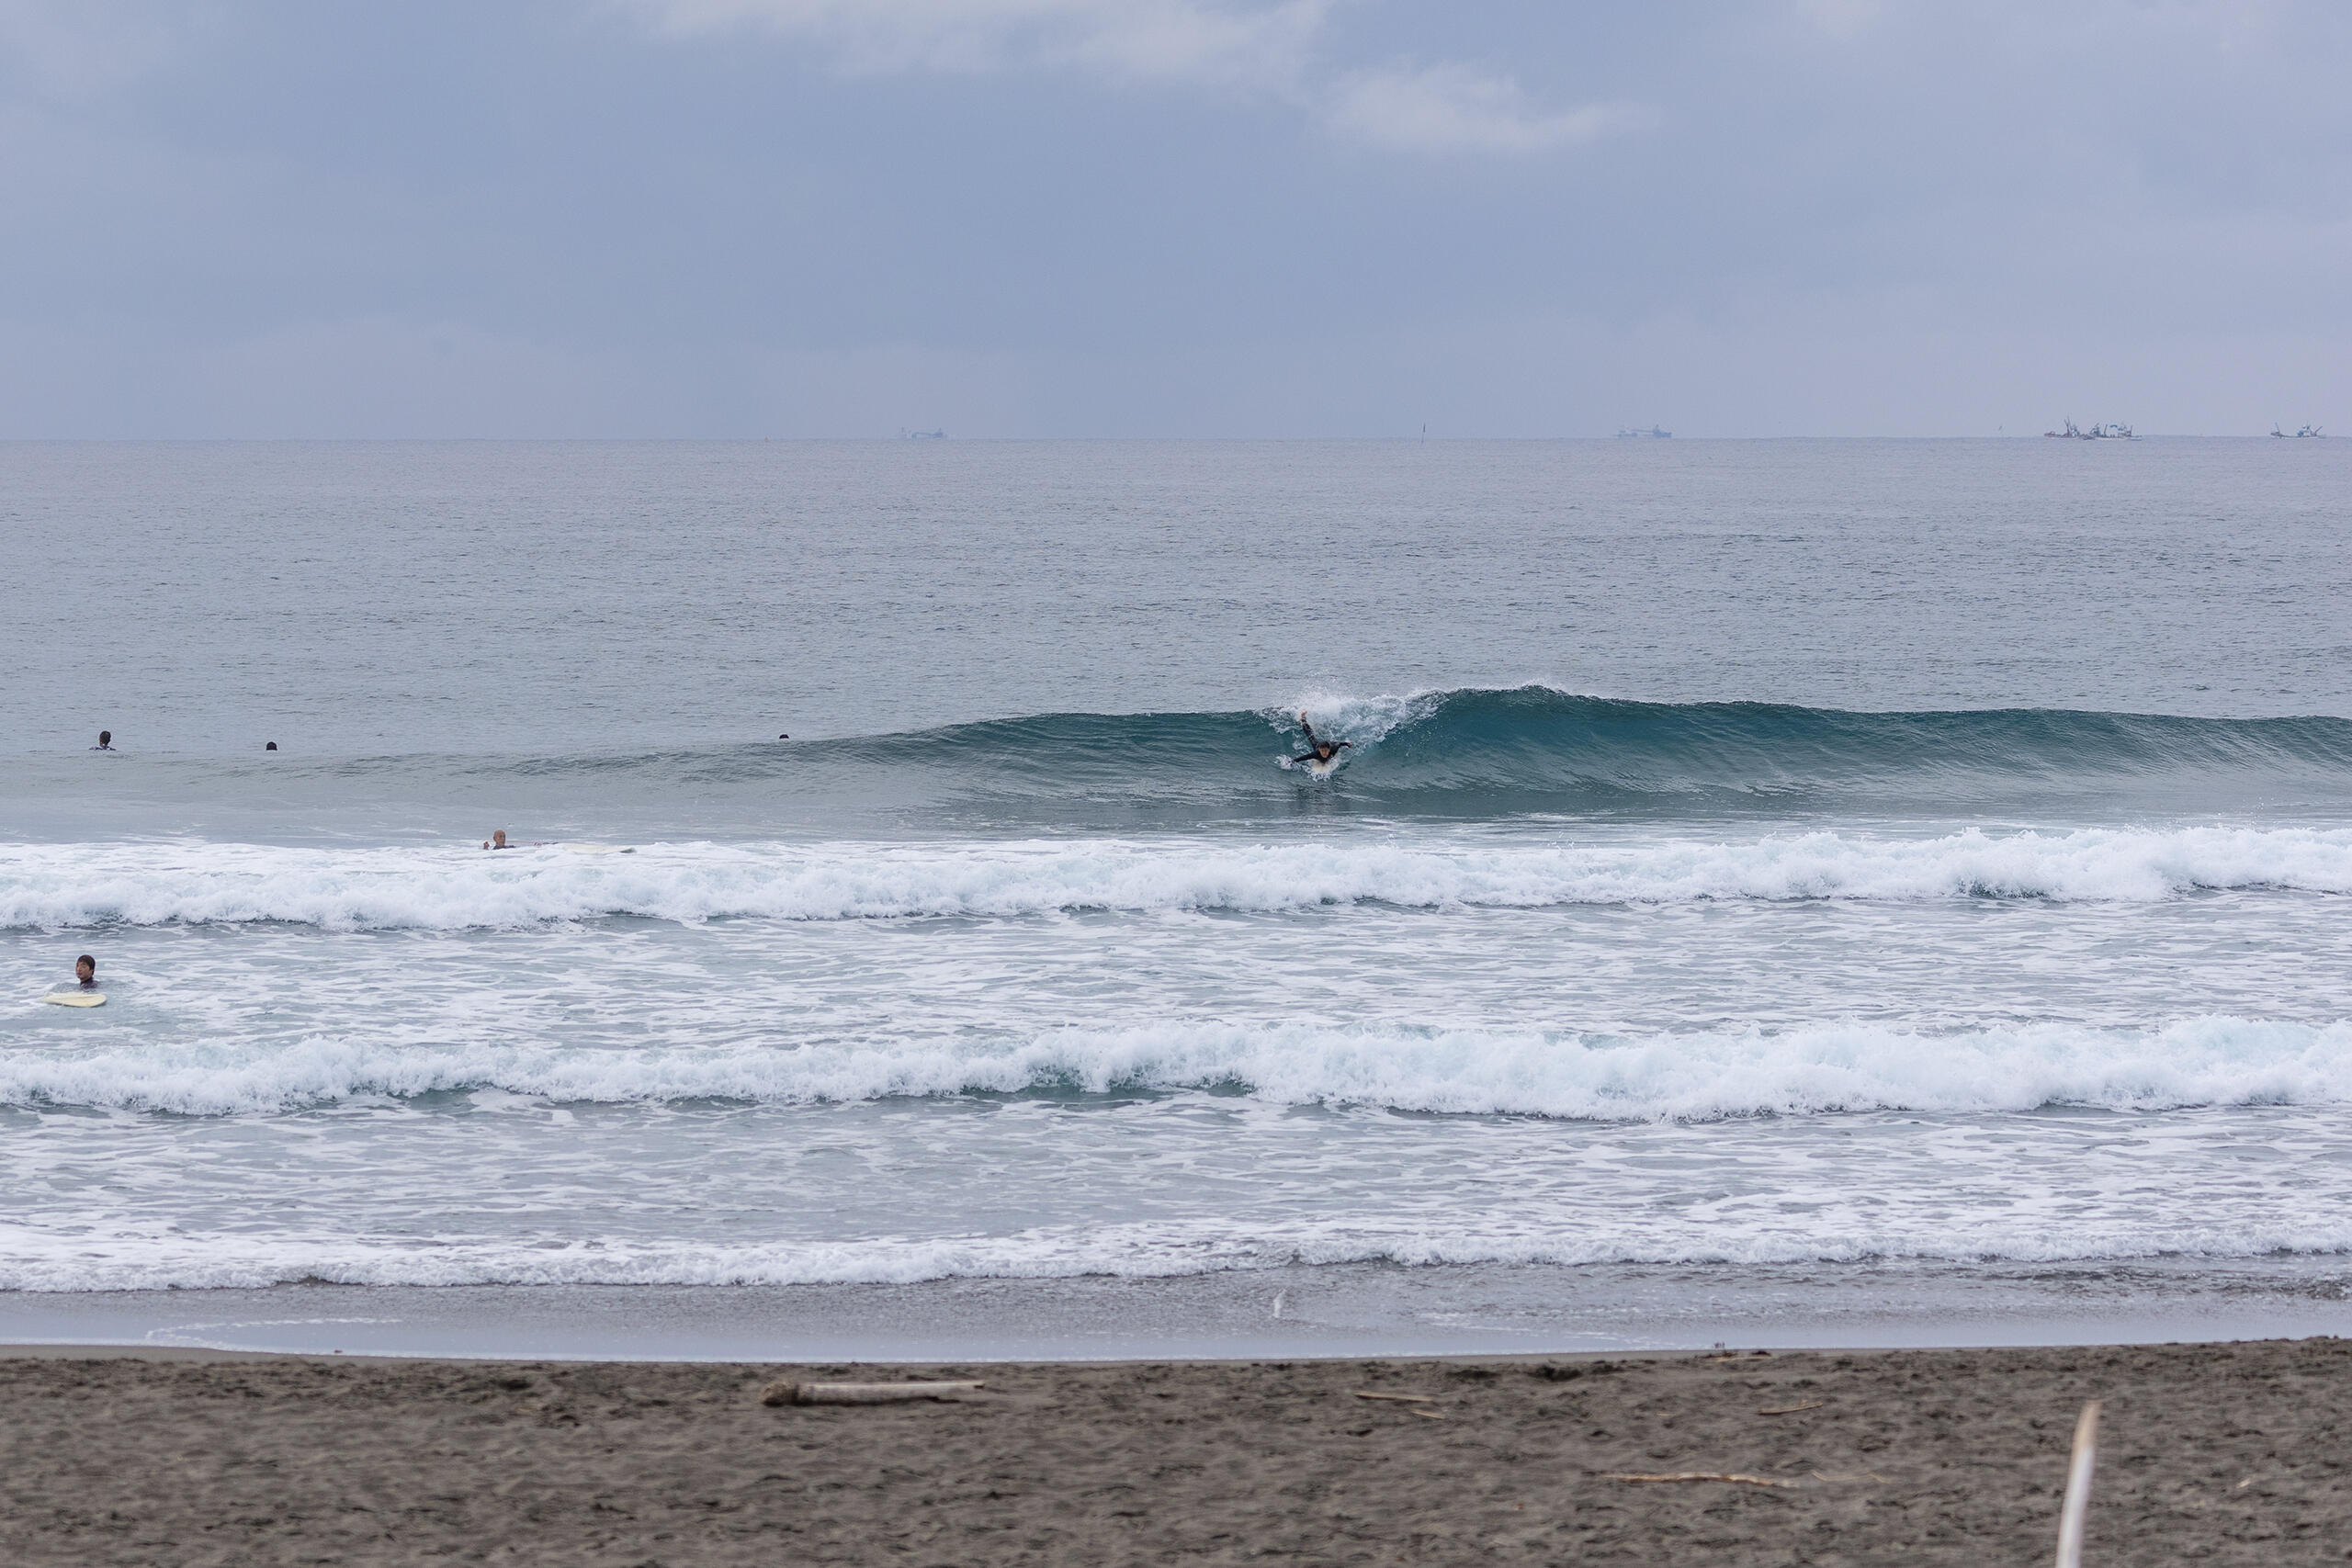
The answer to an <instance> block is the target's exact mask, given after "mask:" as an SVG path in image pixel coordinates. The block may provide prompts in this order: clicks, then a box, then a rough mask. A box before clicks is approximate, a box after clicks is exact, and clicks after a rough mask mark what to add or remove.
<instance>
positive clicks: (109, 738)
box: [98, 729, 114, 746]
mask: <svg viewBox="0 0 2352 1568" xmlns="http://www.w3.org/2000/svg"><path fill="white" fill-rule="evenodd" d="M98 744H99V745H101V746H111V745H113V744H114V731H113V730H111V729H101V730H99V731H98Z"/></svg>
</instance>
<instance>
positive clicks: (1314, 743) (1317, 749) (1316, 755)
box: [1291, 708, 1355, 764]
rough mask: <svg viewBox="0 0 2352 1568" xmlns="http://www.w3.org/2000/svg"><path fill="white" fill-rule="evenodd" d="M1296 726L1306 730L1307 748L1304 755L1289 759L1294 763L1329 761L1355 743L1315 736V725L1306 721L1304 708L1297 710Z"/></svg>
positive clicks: (1349, 748)
mask: <svg viewBox="0 0 2352 1568" xmlns="http://www.w3.org/2000/svg"><path fill="white" fill-rule="evenodd" d="M1298 727H1299V728H1301V729H1304V730H1305V731H1306V746H1307V750H1306V755H1304V756H1299V757H1293V758H1292V759H1291V761H1292V762H1293V763H1294V764H1295V763H1299V762H1329V761H1333V760H1334V759H1336V758H1337V757H1338V756H1339V754H1340V752H1342V751H1345V750H1351V748H1353V747H1354V745H1355V742H1354V741H1352V740H1325V739H1321V738H1319V737H1318V736H1317V734H1316V733H1315V727H1314V726H1313V725H1311V724H1309V723H1307V722H1306V709H1305V708H1301V709H1299V710H1298Z"/></svg>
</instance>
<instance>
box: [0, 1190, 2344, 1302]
mask: <svg viewBox="0 0 2352 1568" xmlns="http://www.w3.org/2000/svg"><path fill="white" fill-rule="evenodd" d="M2252 1207H2253V1205H2246V1206H2245V1209H2246V1210H2248V1211H2249V1212H2234V1213H2230V1214H2227V1215H2225V1216H2218V1217H2212V1218H2203V1219H2200V1218H2198V1217H2194V1216H2188V1215H2180V1214H2173V1215H2166V1216H2143V1217H2138V1218H2134V1217H2131V1216H2129V1215H2127V1214H2125V1213H2120V1212H2118V1213H2102V1214H2101V1215H2100V1216H2099V1223H2092V1224H2085V1223H2081V1216H2079V1215H2075V1216H2069V1217H2052V1216H2051V1215H2047V1214H2041V1213H2033V1214H2026V1215H2017V1214H2007V1213H1988V1214H1983V1215H1976V1216H1954V1215H1952V1214H1951V1213H1946V1212H1943V1211H1942V1209H1941V1208H1940V1206H1939V1205H1932V1204H1928V1205H1919V1206H1917V1207H1916V1208H1905V1209H1904V1210H1902V1211H1900V1212H1890V1211H1889V1209H1888V1208H1887V1207H1886V1206H1885V1205H1883V1204H1881V1205H1848V1206H1842V1207H1841V1208H1840V1210H1839V1211H1838V1213H1826V1214H1821V1215H1819V1220H1820V1224H1818V1225H1816V1226H1772V1227H1767V1228H1764V1229H1761V1230H1758V1229H1750V1228H1747V1227H1743V1226H1739V1225H1734V1224H1714V1223H1710V1222H1709V1220H1708V1219H1706V1218H1705V1217H1703V1216H1690V1215H1682V1216H1677V1215H1674V1214H1671V1213H1661V1212H1659V1211H1657V1210H1655V1209H1652V1208H1647V1207H1645V1209H1644V1210H1643V1211H1642V1212H1640V1213H1626V1212H1624V1211H1623V1210H1622V1209H1621V1210H1616V1211H1614V1212H1613V1213H1612V1212H1611V1211H1609V1210H1608V1209H1606V1208H1604V1209H1602V1210H1600V1211H1597V1212H1592V1213H1565V1212H1564V1213H1547V1214H1528V1213H1514V1214H1512V1215H1510V1216H1508V1217H1505V1216H1499V1215H1491V1214H1479V1213H1475V1212H1465V1213H1462V1214H1459V1215H1456V1216H1453V1217H1452V1218H1451V1219H1450V1220H1449V1221H1448V1222H1447V1223H1445V1224H1442V1225H1441V1226H1434V1227H1433V1226H1432V1225H1431V1224H1430V1217H1429V1216H1427V1215H1421V1214H1412V1215H1407V1214H1394V1215H1381V1214H1368V1215H1363V1216H1358V1217H1355V1218H1352V1219H1350V1220H1346V1221H1340V1220H1329V1219H1326V1220H1306V1221H1301V1222H1297V1223H1294V1224H1279V1223H1277V1224H1265V1223H1262V1222H1261V1223H1257V1224H1251V1223H1247V1222H1243V1223H1237V1222H1235V1221H1234V1220H1232V1219H1229V1218H1226V1217H1215V1218H1211V1219H1205V1220H1204V1219H1174V1218H1171V1219H1166V1220H1158V1221H1150V1222H1145V1223H1141V1224H1105V1225H1095V1226H1070V1227H1057V1228H1053V1229H1035V1230H1027V1231H1019V1232H1012V1233H1009V1234H1000V1235H933V1236H924V1235H892V1236H872V1237H859V1238H854V1239H850V1238H843V1239H828V1240H797V1241H768V1242H762V1241H736V1242H649V1241H643V1240H638V1239H633V1238H632V1239H620V1238H604V1237H583V1236H565V1235H560V1234H550V1235H540V1236H532V1237H529V1238H526V1239H507V1238H488V1237H481V1236H469V1235H425V1236H419V1235H413V1234H401V1235H359V1236H353V1235H312V1234H304V1233H300V1232H296V1233H292V1234H281V1235H250V1234H235V1233H228V1234H214V1235H205V1234H190V1233H188V1232H187V1231H185V1230H182V1229H178V1228H176V1227H173V1228H166V1227H163V1226H153V1225H137V1224H121V1223H120V1222H114V1223H107V1224H99V1225H96V1226H89V1225H83V1224H76V1225H74V1226H73V1227H72V1228H71V1230H70V1231H69V1232H51V1231H48V1230H46V1229H44V1228H42V1227H40V1226H36V1225H32V1224H22V1223H14V1224H12V1223H9V1222H6V1221H0V1290H10V1291H42V1292H65V1291H141V1290H166V1289H180V1290H188V1289H256V1288H261V1287H266V1286H269V1285H275V1284H284V1283H292V1282H296V1281H301V1282H317V1281H323V1282H326V1283H331V1284H349V1285H378V1286H403V1285H405V1286H432V1287H448V1286H466V1285H530V1286H548V1285H559V1286H560V1285H684V1286H698V1287H712V1286H738V1285H812V1284H834V1285H856V1284H914V1283H920V1282H922V1281H927V1280H948V1279H999V1280H1054V1279H1069V1278H1073V1277H1078V1276H1086V1275H1098V1276H1112V1277H1120V1278H1127V1279H1170V1278H1180V1277H1184V1276H1191V1275H1202V1274H1213V1273H1226V1272H1233V1271H1248V1270H1259V1269H1278V1268H1284V1267H1289V1266H1295V1265H1299V1264H1306V1265H1323V1266H1329V1265H1340V1264H1351V1263H1395V1264H1402V1265H1406V1266H1408V1267H1430V1266H1442V1265H1464V1264H1482V1263H1484V1264H1504V1265H1514V1266H1520V1267H1528V1266H1546V1265H1549V1266H1566V1267H1575V1266H1579V1265H1583V1266H1590V1265H1606V1264H1644V1265H1666V1266H1677V1265H1680V1266H1690V1265H1699V1266H1705V1265H1716V1266H1725V1265H1728V1266H1732V1267H1738V1268H1758V1267H1767V1268H1769V1267H1771V1266H1774V1265H1786V1264H1822V1263H1832V1264H1836V1263H1863V1262H1935V1261H1956V1262H1966V1263H1971V1264H1983V1263H1985V1262H1986V1261H1989V1260H1994V1259H2006V1260H2012V1261H2018V1262H2034V1263H2054V1262H2069V1261H2084V1260H2094V1259H2111V1260H2124V1259H2137V1258H2156V1257H2173V1258H2180V1257H2188V1258H2211V1259H2216V1260H2221V1259H2233V1258H2264V1257H2276V1256H2279V1255H2282V1254H2298V1255H2302V1256H2325V1255H2329V1254H2343V1253H2346V1252H2352V1222H2346V1221H2345V1220H2343V1219H2342V1218H2341V1217H2340V1216H2339V1217H2333V1218H2331V1217H2329V1215H2328V1214H2327V1213H2324V1212H2322V1206H2321V1205H2317V1204H2311V1205H2290V1209H2289V1212H2287V1213H2280V1214H2278V1215H2277V1216H2276V1217H2267V1216H2264V1215H2261V1214H2257V1213H2252V1212H2250V1211H2251V1209H2252Z"/></svg>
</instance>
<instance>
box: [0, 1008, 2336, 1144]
mask: <svg viewBox="0 0 2352 1568" xmlns="http://www.w3.org/2000/svg"><path fill="white" fill-rule="evenodd" d="M1210 1088H1216V1089H1241V1090H1242V1091H1244V1092H1246V1093H1248V1094H1250V1095H1251V1096H1253V1097H1255V1098H1256V1099H1258V1100H1262V1101H1266V1102H1270V1103H1274V1104H1282V1105H1309V1104H1321V1105H1330V1106H1371V1107H1386V1108H1390V1109H1395V1110H1400V1111H1431V1112H1441V1113H1451V1114H1471V1115H1493V1114H1510V1115H1532V1116H1544V1117H1555V1118H1564V1119H1572V1120H1589V1121H1645V1120H1668V1119H1675V1120H1700V1121H1703V1120H1710V1119H1719V1118H1724V1117H1741V1116H1758V1115H1772V1116H1818V1115H1828V1114H1836V1113H1839V1112H1848V1111H1885V1110H1902V1111H1936V1112H2001V1111H2032V1110H2036V1109H2039V1108H2041V1107H2044V1106H2052V1105H2068V1106H2086V1107H2094V1108H2098V1109H2105V1110H2114V1111H2152V1110H2165V1109H2174V1108H2179V1107H2187V1106H2209V1105H2248V1104H2328V1105H2334V1104H2346V1103H2352V1022H2347V1021H2337V1022H2334V1023H2329V1024H2325V1025H2312V1024H2299V1023H2283V1022H2267V1021H2255V1020H2245V1019H2235V1018H2224V1017H2206V1018H2197V1019H2189V1020H2183V1021H2177V1022H2174V1023H2171V1024H2168V1025H2166V1026H2164V1027H2162V1028H2157V1029H2145V1030H2130V1029H2091V1028H2086V1027H2083V1026H2080V1025H2070V1024H2032V1025H2020V1026H2015V1027H2004V1028H1995V1029H1976V1030H1964V1031H1942V1032H1937V1031H1928V1030H1920V1029H1904V1028H1895V1027H1888V1026H1883V1025H1875V1024H1859V1023H1858V1024H1840V1025H1821V1026H1814V1027H1810V1028H1803V1029H1792V1030H1786V1031H1772V1032H1768V1031H1764V1030H1758V1029H1747V1030H1726V1031H1716V1032H1679V1033H1663V1034H1649V1035H1609V1034H1594V1033H1566V1032H1536V1031H1483V1030H1470V1029H1428V1030H1416V1029H1406V1028H1399V1027H1394V1026H1389V1027H1376V1028H1372V1027H1368V1028H1361V1029H1331V1028H1322V1027H1314V1026H1304V1025H1295V1024H1285V1023H1272V1024H1260V1023H1241V1022H1204V1023H1163V1024H1156V1025H1148V1026H1145V1027H1142V1028H1137V1029H1133V1030H1125V1031H1098V1030H1083V1029H1062V1030H1054V1031H1049V1032H1044V1033H1041V1034H1037V1035H1035V1036H1031V1037H1027V1038H1021V1039H1012V1040H1005V1041H999V1042H993V1043H991V1042H986V1041H973V1040H968V1039H966V1038H962V1037H956V1038H952V1039H951V1038H933V1039H901V1040H875V1041H868V1042H856V1043H835V1042H820V1043H805V1044H799V1045H786V1044H779V1045H778V1046H776V1047H775V1048H769V1049H742V1048H711V1049H697V1048H674V1047H673V1048H633V1049H583V1048H566V1047H558V1046H548V1045H536V1044H509V1045H480V1044H477V1045H447V1046H436V1045H429V1044H428V1045H419V1044H392V1043H372V1042H368V1041H364V1040H353V1039H328V1038H320V1037H314V1038H311V1039H307V1040H303V1041H300V1042H299V1043H292V1044H287V1045H269V1046H254V1045H221V1044H205V1043H194V1044H187V1043H171V1044H153V1045H148V1044H141V1045H107V1046H100V1047H96V1048H85V1049H79V1050H74V1051H70V1052H68V1051H35V1050H20V1051H17V1052H13V1053H10V1054H8V1055H6V1056H5V1057H0V1104H6V1105H15V1106H24V1107H43V1106H75V1107H96V1108H108V1109H115V1110H120V1111H166V1112H174V1113H177V1114H182V1115H198V1116H218V1115H236V1114H249V1113H267V1112H273V1111H289V1110H298V1109H302V1108H305V1107H313V1106H324V1105H333V1104H336V1103H341V1102H345V1101H351V1100H380V1099H387V1098H389V1099H392V1100H409V1099H413V1098H415V1097H418V1096H421V1095H427V1094H435V1093H447V1092H462V1091H480V1090H496V1091H501V1092H503V1093H507V1094H514V1095H521V1096H526V1097H529V1098H531V1099H534V1100H539V1101H556V1102H566V1103H604V1104H658V1103H662V1102H674V1101H680V1100H742V1101H751V1102H755V1103H765V1104H782V1105H790V1104H813V1103H820V1102H850V1101H862V1100H891V1099H901V1098H912V1099H919V1098H923V1097H936V1096H952V1095H972V1094H982V1095H1006V1094H1014V1095H1017V1094H1027V1093H1038V1092H1044V1093H1078V1094H1105V1093H1114V1092H1121V1091H1127V1092H1132V1091H1148V1092H1181V1091H1184V1090H1191V1089H1210Z"/></svg>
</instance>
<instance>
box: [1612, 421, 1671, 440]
mask: <svg viewBox="0 0 2352 1568" xmlns="http://www.w3.org/2000/svg"><path fill="white" fill-rule="evenodd" d="M1617 439H1618V440H1620V441H1671V440H1673V439H1674V432H1672V431H1670V430H1660V429H1659V428H1658V427H1657V425H1655V424H1653V425H1651V426H1650V427H1649V428H1648V429H1647V430H1631V429H1628V430H1621V431H1619V432H1618V433H1617Z"/></svg>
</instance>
